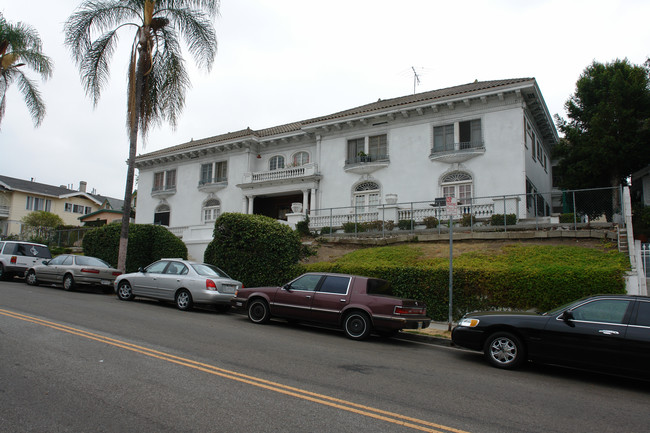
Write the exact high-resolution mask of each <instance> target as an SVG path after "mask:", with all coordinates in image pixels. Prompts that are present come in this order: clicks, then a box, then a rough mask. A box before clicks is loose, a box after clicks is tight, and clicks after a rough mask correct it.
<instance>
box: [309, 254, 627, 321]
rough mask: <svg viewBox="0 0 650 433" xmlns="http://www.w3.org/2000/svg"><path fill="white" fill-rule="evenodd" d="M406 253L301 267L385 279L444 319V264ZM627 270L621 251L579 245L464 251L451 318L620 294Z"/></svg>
mask: <svg viewBox="0 0 650 433" xmlns="http://www.w3.org/2000/svg"><path fill="white" fill-rule="evenodd" d="M391 248H403V249H404V250H403V251H402V252H400V251H399V250H397V251H395V250H391ZM406 248H407V247H401V246H400V247H382V248H370V249H364V250H359V251H357V252H355V253H352V255H350V254H348V255H346V256H344V257H343V258H342V259H339V260H338V261H337V262H336V263H325V262H323V263H315V264H309V265H304V267H303V271H314V272H340V273H348V274H355V275H364V276H371V277H378V278H383V279H386V280H388V281H390V282H391V283H392V285H393V287H394V288H395V292H396V293H397V294H399V295H401V296H405V297H409V298H414V299H419V300H422V301H424V302H426V304H427V311H428V314H429V316H430V317H431V318H432V319H433V320H438V321H445V320H447V318H448V314H449V313H448V311H449V262H448V261H449V259H448V258H446V259H444V258H441V259H439V260H421V259H420V258H419V257H418V255H417V254H413V253H411V252H408V250H407V249H406ZM581 250H583V251H581ZM395 256H399V257H397V258H396V257H395ZM391 263H392V264H391ZM626 270H627V264H626V259H625V257H624V255H622V254H620V253H618V252H615V253H610V252H603V251H598V250H589V249H583V248H579V247H572V248H569V247H566V248H565V247H555V248H554V247H515V248H506V249H504V252H503V253H502V254H499V255H496V256H495V255H488V254H478V253H466V254H463V255H461V256H460V257H459V258H458V259H456V258H455V259H454V274H453V282H454V284H453V292H454V299H453V307H454V309H453V315H454V319H458V318H460V317H461V316H462V315H463V314H465V313H466V312H469V311H476V310H497V309H517V310H528V309H537V310H538V311H547V310H549V309H552V308H554V307H557V306H559V305H562V304H564V303H567V302H570V301H573V300H575V299H578V298H581V297H584V296H588V295H592V294H597V293H624V292H625V281H624V273H625V272H626Z"/></svg>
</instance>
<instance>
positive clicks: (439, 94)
mask: <svg viewBox="0 0 650 433" xmlns="http://www.w3.org/2000/svg"><path fill="white" fill-rule="evenodd" d="M534 82H535V79H534V78H513V79H505V80H492V81H475V82H473V83H469V84H463V85H460V86H453V87H448V88H445V89H439V90H432V91H429V92H423V93H416V94H414V95H408V96H401V97H398V98H392V99H384V100H382V99H380V100H378V101H377V102H373V103H370V104H366V105H362V106H359V107H355V108H351V109H348V110H344V111H339V112H337V113H333V114H329V115H326V116H321V117H315V118H313V119H307V120H303V121H300V122H293V123H287V124H285V125H280V126H273V127H270V128H266V129H260V130H253V129H250V128H246V129H242V130H241V131H236V132H229V133H227V134H222V135H216V136H214V137H208V138H204V139H201V140H192V141H189V142H187V143H183V144H179V145H177V146H172V147H168V148H165V149H161V150H157V151H154V152H150V153H146V154H143V155H138V158H137V159H141V158H154V157H157V156H162V155H167V154H174V153H177V152H180V151H187V150H191V149H194V148H200V147H202V146H205V145H210V144H215V145H216V144H219V143H225V142H229V141H241V140H243V139H246V138H251V139H260V138H262V139H263V138H266V137H272V136H274V135H283V134H290V133H293V132H298V131H300V130H302V129H303V128H304V127H306V126H310V125H314V124H317V123H321V122H327V121H332V120H337V119H342V118H345V117H355V116H360V115H364V114H368V113H372V112H381V111H385V110H389V109H395V108H397V107H402V106H403V107H408V106H409V105H418V104H422V103H424V102H428V101H431V102H433V101H435V100H438V99H445V98H452V97H454V96H461V95H467V94H471V93H476V92H482V91H487V90H494V89H498V88H499V87H507V86H512V85H516V84H523V83H530V84H533V83H534Z"/></svg>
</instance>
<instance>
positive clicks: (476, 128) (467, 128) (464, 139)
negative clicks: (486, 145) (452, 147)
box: [458, 119, 481, 149]
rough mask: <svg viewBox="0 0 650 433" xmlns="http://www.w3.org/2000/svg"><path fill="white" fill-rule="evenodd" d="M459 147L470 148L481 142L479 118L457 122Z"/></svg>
mask: <svg viewBox="0 0 650 433" xmlns="http://www.w3.org/2000/svg"><path fill="white" fill-rule="evenodd" d="M458 141H459V144H460V149H471V148H474V147H477V146H480V144H481V119H474V120H468V121H466V122H460V123H459V124H458Z"/></svg>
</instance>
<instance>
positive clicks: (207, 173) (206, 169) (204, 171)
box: [201, 163, 212, 185]
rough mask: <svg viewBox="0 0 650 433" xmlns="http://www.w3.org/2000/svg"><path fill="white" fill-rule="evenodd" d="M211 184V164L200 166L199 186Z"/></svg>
mask: <svg viewBox="0 0 650 433" xmlns="http://www.w3.org/2000/svg"><path fill="white" fill-rule="evenodd" d="M206 183H212V163H210V164H202V165H201V184H202V185H204V184H206Z"/></svg>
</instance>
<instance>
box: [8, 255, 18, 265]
mask: <svg viewBox="0 0 650 433" xmlns="http://www.w3.org/2000/svg"><path fill="white" fill-rule="evenodd" d="M9 261H10V262H11V264H12V265H15V264H16V262H17V261H18V257H16V256H11V260H9Z"/></svg>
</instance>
